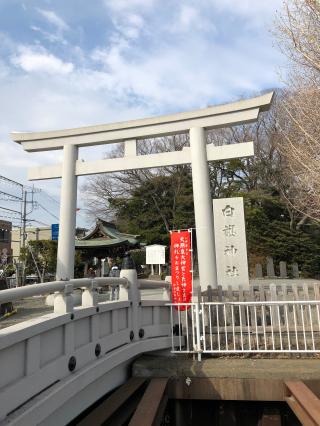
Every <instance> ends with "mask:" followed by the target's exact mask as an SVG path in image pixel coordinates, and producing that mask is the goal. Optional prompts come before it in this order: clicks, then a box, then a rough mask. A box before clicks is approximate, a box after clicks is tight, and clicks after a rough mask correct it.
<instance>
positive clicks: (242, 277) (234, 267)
mask: <svg viewBox="0 0 320 426" xmlns="http://www.w3.org/2000/svg"><path fill="white" fill-rule="evenodd" d="M213 216H214V233H215V243H216V259H217V277H218V285H221V286H222V287H223V288H226V287H227V286H229V285H231V286H232V287H238V286H239V285H242V286H244V287H249V273H248V258H247V243H246V229H245V221H244V208H243V198H242V197H234V198H220V199H216V200H213Z"/></svg>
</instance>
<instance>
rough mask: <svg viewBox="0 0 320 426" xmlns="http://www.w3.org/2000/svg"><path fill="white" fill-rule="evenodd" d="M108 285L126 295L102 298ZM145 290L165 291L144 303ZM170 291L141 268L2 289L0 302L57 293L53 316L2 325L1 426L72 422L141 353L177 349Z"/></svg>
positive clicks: (117, 382) (121, 376)
mask: <svg viewBox="0 0 320 426" xmlns="http://www.w3.org/2000/svg"><path fill="white" fill-rule="evenodd" d="M105 286H111V287H112V288H115V287H118V288H119V291H118V295H119V298H118V300H116V301H104V302H99V295H98V288H99V287H105ZM77 288H81V289H82V294H81V297H82V302H81V305H80V306H74V298H73V291H74V289H77ZM140 288H141V289H148V288H149V289H150V288H151V289H155V288H160V292H158V293H157V292H154V291H153V292H151V293H152V296H153V295H157V294H158V296H157V297H155V299H156V300H143V299H141V291H140ZM161 289H162V290H161ZM143 291H144V292H145V290H143ZM168 291H169V284H168V283H166V282H164V281H159V282H157V281H151V282H149V283H148V282H146V281H145V280H142V281H141V282H139V280H137V275H136V271H135V270H134V269H127V270H122V271H121V277H120V278H94V279H73V280H70V281H55V282H51V283H44V284H34V285H29V286H25V287H20V288H14V289H8V290H2V291H0V303H6V302H14V301H16V300H21V299H22V298H25V297H31V296H37V295H45V294H49V293H54V307H53V312H52V313H47V314H45V315H42V316H40V317H37V318H32V319H30V320H27V321H24V322H21V323H18V324H16V325H12V326H10V327H7V328H3V329H1V330H0V425H2V424H7V422H9V423H10V424H12V425H13V424H15V425H29V424H30V425H31V424H32V425H33V424H43V423H44V424H54V425H59V424H66V423H68V422H69V421H71V420H72V419H73V418H74V417H76V416H77V415H78V414H79V413H80V412H81V411H83V410H85V409H86V408H87V407H88V406H90V405H91V404H93V403H94V402H95V401H96V400H97V399H99V398H101V397H102V396H103V395H104V394H106V393H107V392H109V391H110V390H112V389H113V388H114V387H116V386H119V385H120V384H122V383H123V382H124V381H125V380H126V377H127V374H128V371H129V363H130V360H132V359H133V358H134V357H135V356H137V355H139V354H142V353H144V352H148V351H154V350H162V349H165V348H170V346H171V321H170V308H169V307H168V306H166V304H167V303H168V302H169V301H170V294H169V293H168ZM176 340H177V339H176Z"/></svg>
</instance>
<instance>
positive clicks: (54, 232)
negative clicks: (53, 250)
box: [51, 223, 59, 241]
mask: <svg viewBox="0 0 320 426" xmlns="http://www.w3.org/2000/svg"><path fill="white" fill-rule="evenodd" d="M58 239H59V223H53V224H52V225H51V240H52V241H58Z"/></svg>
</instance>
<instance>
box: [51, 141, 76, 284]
mask: <svg viewBox="0 0 320 426" xmlns="http://www.w3.org/2000/svg"><path fill="white" fill-rule="evenodd" d="M77 159H78V147H77V146H76V145H71V144H70V145H65V146H64V147H63V162H62V179H61V202H60V226H59V242H58V253H57V273H56V279H57V280H66V279H71V278H73V276H74V255H75V252H74V244H75V243H74V240H75V229H76V208H77V176H76V174H75V168H76V160H77Z"/></svg>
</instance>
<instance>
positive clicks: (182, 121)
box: [11, 92, 273, 290]
mask: <svg viewBox="0 0 320 426" xmlns="http://www.w3.org/2000/svg"><path fill="white" fill-rule="evenodd" d="M272 96H273V93H272V92H271V93H268V94H265V95H262V96H258V97H256V98H251V99H246V100H241V101H239V102H234V103H230V104H226V105H219V106H214V107H210V108H205V109H200V110H196V111H191V112H183V113H178V114H171V115H164V116H160V117H152V118H145V119H139V120H133V121H125V122H119V123H112V124H105V125H99V126H89V127H80V128H76V129H68V130H57V131H49V132H33V133H18V132H13V133H11V138H12V139H13V140H14V141H15V142H17V143H19V144H21V145H22V146H23V148H24V150H25V151H28V152H37V151H48V150H56V149H63V162H62V164H57V165H54V166H45V167H34V168H31V169H30V170H29V174H28V178H29V180H38V179H56V178H62V183H61V204H60V230H59V240H58V254H57V279H58V280H60V279H71V278H73V274H74V251H75V248H74V235H75V227H76V204H77V176H84V175H93V174H97V173H110V172H119V171H124V170H132V169H147V168H154V167H162V166H171V165H178V164H188V163H191V166H192V184H193V197H194V212H195V223H196V230H197V250H198V263H199V275H200V285H201V288H202V289H203V290H205V289H207V286H208V285H211V286H212V287H216V286H217V273H216V258H215V247H214V229H213V212H212V200H211V195H210V184H209V172H208V167H207V162H208V161H217V160H227V159H231V158H241V157H250V156H252V155H254V150H253V142H246V143H241V144H233V145H224V146H213V145H207V144H206V138H205V130H208V129H213V128H221V127H226V126H232V125H237V124H243V123H250V122H254V121H255V120H257V118H258V115H259V112H260V111H266V110H268V109H269V107H270V104H271V101H272ZM187 132H189V133H190V148H184V149H183V150H182V151H175V152H164V153H160V154H150V155H137V152H136V140H137V139H147V138H152V137H158V136H165V135H173V134H179V133H187ZM115 142H124V143H125V153H124V157H123V158H112V159H106V160H99V161H87V162H82V161H79V160H78V148H79V147H85V146H93V145H99V144H107V143H115Z"/></svg>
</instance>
